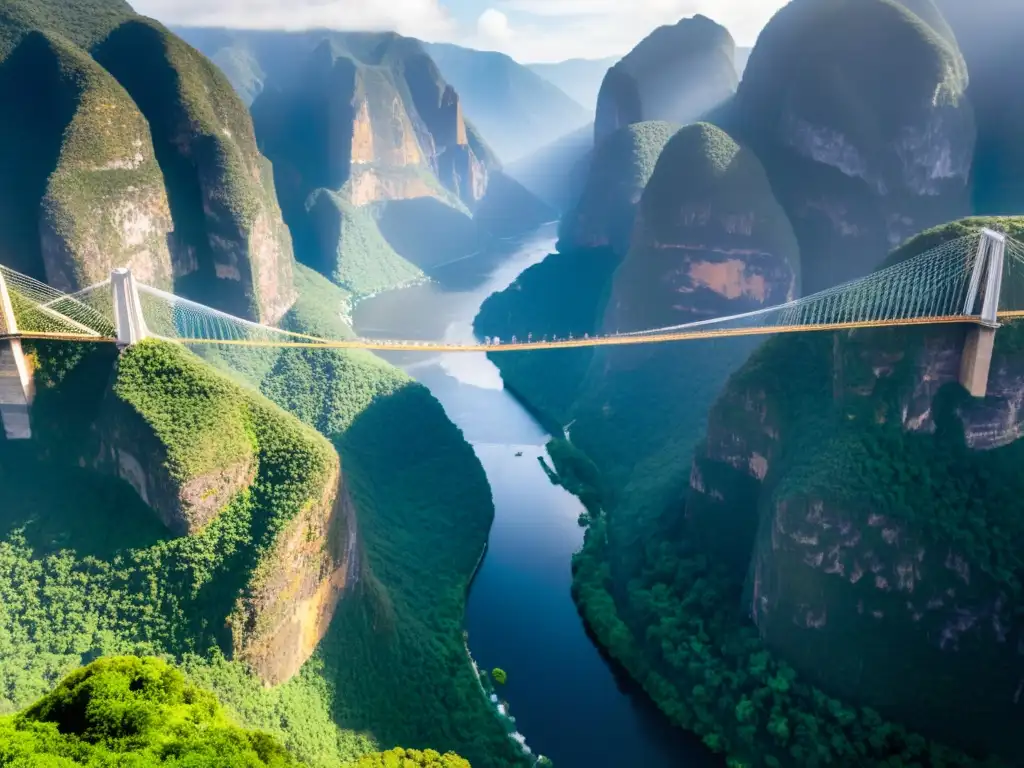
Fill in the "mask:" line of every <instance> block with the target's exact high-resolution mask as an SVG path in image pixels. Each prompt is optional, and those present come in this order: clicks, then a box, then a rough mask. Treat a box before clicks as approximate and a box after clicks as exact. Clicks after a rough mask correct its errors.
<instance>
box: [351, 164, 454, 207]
mask: <svg viewBox="0 0 1024 768" xmlns="http://www.w3.org/2000/svg"><path fill="white" fill-rule="evenodd" d="M348 192H349V200H350V201H351V202H352V204H353V205H367V204H369V203H374V202H377V201H378V200H407V199H410V198H413V197H433V196H435V195H436V192H435V191H434V190H433V189H431V188H430V186H429V185H428V184H427V183H426V182H425V181H424V180H423V179H421V178H419V177H417V176H413V175H402V176H398V177H392V178H382V177H381V175H380V174H378V173H377V172H376V171H374V170H373V169H370V168H366V169H362V170H359V169H353V172H352V178H351V179H350V180H349V183H348Z"/></svg>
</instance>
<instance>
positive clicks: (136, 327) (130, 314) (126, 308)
mask: <svg viewBox="0 0 1024 768" xmlns="http://www.w3.org/2000/svg"><path fill="white" fill-rule="evenodd" d="M110 285H111V286H112V287H113V290H114V319H115V321H116V323H117V345H118V346H119V347H122V348H124V347H130V346H131V345H132V344H138V343H139V342H140V341H142V340H143V339H144V338H146V336H148V335H149V332H148V331H147V330H146V321H145V320H144V319H143V317H142V304H141V302H140V301H139V290H138V287H137V286H136V285H135V278H134V277H133V276H132V271H131V270H130V269H115V270H114V271H113V272H111V274H110Z"/></svg>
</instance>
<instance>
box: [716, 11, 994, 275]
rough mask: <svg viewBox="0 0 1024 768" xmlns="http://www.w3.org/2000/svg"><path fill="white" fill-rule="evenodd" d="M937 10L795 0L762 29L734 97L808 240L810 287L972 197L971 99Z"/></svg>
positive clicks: (869, 259) (951, 214)
mask: <svg viewBox="0 0 1024 768" xmlns="http://www.w3.org/2000/svg"><path fill="white" fill-rule="evenodd" d="M908 7H913V8H914V9H916V12H915V11H911V10H908ZM917 12H920V13H921V14H923V15H925V16H926V17H928V18H929V19H930V20H931V22H932V23H928V22H926V21H925V20H923V19H922V18H921V17H920V16H918V15H917ZM940 21H941V15H940V14H938V12H937V11H936V10H935V8H934V5H933V4H932V3H931V1H930V0H920V1H919V2H914V3H907V4H906V7H905V6H904V5H901V4H899V3H896V2H894V1H893V0H868V2H861V1H860V0H844V1H843V2H835V3H827V4H821V3H817V2H814V0H794V2H792V3H790V4H789V5H787V6H785V7H784V8H783V9H782V10H780V11H779V12H778V13H777V14H776V15H775V17H774V18H773V19H772V20H771V22H770V23H769V24H768V26H767V27H765V29H764V31H763V32H762V34H761V36H760V38H759V39H758V43H757V46H756V47H755V49H754V51H753V52H752V54H751V57H750V61H749V63H748V65H747V69H746V71H745V73H744V77H743V82H742V83H741V84H740V87H739V91H738V94H737V100H736V105H735V106H736V109H737V111H738V112H739V114H740V115H741V122H742V124H743V128H742V129H741V131H742V136H743V137H744V138H745V139H746V140H747V141H749V143H750V145H751V146H752V147H753V148H754V149H755V151H756V152H757V153H758V155H759V157H760V158H761V161H762V162H763V163H764V165H765V168H766V169H767V171H768V176H769V178H770V179H771V182H772V186H773V188H774V189H775V192H776V194H777V195H778V197H779V200H780V202H781V203H782V205H783V207H784V208H785V210H786V212H787V214H788V215H789V217H790V219H791V220H792V222H793V227H794V229H795V231H796V234H797V237H798V239H799V240H800V246H801V250H802V251H803V252H804V253H805V255H809V254H812V253H813V254H816V256H815V257H814V258H813V259H811V258H808V259H805V260H806V261H807V264H806V268H805V271H804V286H805V289H806V291H808V292H813V291H816V290H821V289H823V288H827V287H829V286H831V285H834V284H836V283H839V282H842V281H843V280H847V279H851V278H854V277H857V276H860V275H863V274H865V273H866V272H868V271H870V270H871V269H873V268H874V267H875V266H877V262H878V259H879V258H880V254H883V253H885V252H886V251H887V250H888V249H889V248H891V247H893V246H895V245H898V244H899V243H900V242H902V241H903V240H905V239H906V238H907V237H909V236H911V235H913V234H914V233H916V232H919V231H921V230H922V229H925V228H927V227H928V226H932V225H934V224H937V223H939V222H943V221H949V220H951V219H955V218H957V217H959V216H963V215H965V214H967V213H968V212H969V210H970V209H969V200H970V189H969V176H970V169H971V158H972V155H973V151H974V143H975V126H974V113H973V110H972V108H971V105H970V103H969V101H968V99H967V98H966V96H965V90H966V88H967V71H966V66H965V64H964V60H963V57H962V56H961V54H960V51H959V49H958V48H957V47H956V42H955V39H954V38H953V37H952V35H951V34H949V32H948V27H945V26H944V25H940ZM819 254H820V255H819Z"/></svg>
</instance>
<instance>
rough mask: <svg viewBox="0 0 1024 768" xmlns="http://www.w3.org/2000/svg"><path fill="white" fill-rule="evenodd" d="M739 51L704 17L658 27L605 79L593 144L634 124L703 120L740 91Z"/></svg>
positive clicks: (727, 34) (723, 28)
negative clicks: (737, 89)
mask: <svg viewBox="0 0 1024 768" xmlns="http://www.w3.org/2000/svg"><path fill="white" fill-rule="evenodd" d="M735 53H736V44H735V42H733V39H732V35H730V34H729V31H728V30H727V29H726V28H725V27H723V26H721V25H720V24H716V23H715V22H714V21H712V20H711V19H709V18H707V17H706V16H694V17H693V18H688V19H682V20H680V21H679V22H677V23H676V24H672V25H666V26H662V27H658V28H657V29H655V30H654V31H653V32H651V34H649V35H648V36H647V37H645V38H644V39H643V40H641V41H640V42H639V43H638V44H637V46H636V47H635V48H634V49H633V50H631V51H630V52H629V53H628V54H626V55H625V56H624V57H623V58H622V60H621V61H620V62H619V63H618V64H616V65H615V66H614V67H612V68H611V69H609V70H608V74H606V75H605V78H604V81H603V82H602V83H601V92H600V93H599V94H598V97H597V114H596V116H595V119H594V140H595V141H596V142H598V143H600V142H601V140H602V139H604V138H605V137H606V136H609V135H611V134H612V133H614V132H615V131H617V130H618V129H619V128H623V127H625V126H627V125H629V124H631V123H640V122H645V121H649V120H663V121H666V122H670V123H678V124H679V125H686V124H688V123H692V122H693V121H695V120H697V119H700V118H701V117H703V116H704V114H705V113H706V112H708V111H709V110H710V109H712V108H714V107H716V106H718V105H719V104H721V103H722V102H724V101H726V100H728V99H729V98H730V97H731V96H732V95H733V94H734V93H735V92H736V84H737V82H738V80H739V78H738V77H737V74H736V58H735Z"/></svg>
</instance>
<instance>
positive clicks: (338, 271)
mask: <svg viewBox="0 0 1024 768" xmlns="http://www.w3.org/2000/svg"><path fill="white" fill-rule="evenodd" d="M306 205H307V208H308V212H309V213H308V215H309V217H310V226H311V228H312V231H313V233H314V234H313V236H314V238H315V240H316V243H317V248H316V256H317V258H316V260H315V262H314V261H313V257H314V253H307V254H306V263H308V264H310V265H311V266H314V267H316V269H317V270H318V271H319V272H320V273H321V274H323V275H324V276H326V277H328V278H330V279H331V281H333V282H334V283H335V285H338V286H339V287H341V288H344V289H345V290H346V291H348V292H350V293H352V294H355V295H356V296H360V295H366V294H371V293H377V292H378V291H382V290H385V289H387V288H394V287H395V286H398V285H402V284H403V283H408V282H411V281H413V280H417V279H420V278H422V277H423V273H422V272H420V270H418V269H417V268H416V267H415V266H413V265H412V264H410V263H409V262H408V261H406V260H405V259H403V258H402V257H401V256H399V255H398V254H397V253H395V251H394V249H393V248H392V247H391V246H390V245H388V242H387V240H385V239H384V236H383V235H381V233H380V230H379V229H377V223H376V222H375V221H374V220H373V217H372V216H371V215H370V213H369V211H367V210H365V209H363V208H357V207H356V206H354V205H352V204H351V203H349V202H348V201H347V200H345V199H344V198H342V197H341V196H340V195H338V194H336V193H334V192H330V191H328V190H326V189H319V190H317V191H316V192H314V193H313V194H312V195H311V196H310V198H309V201H308V202H307V204H306Z"/></svg>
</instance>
